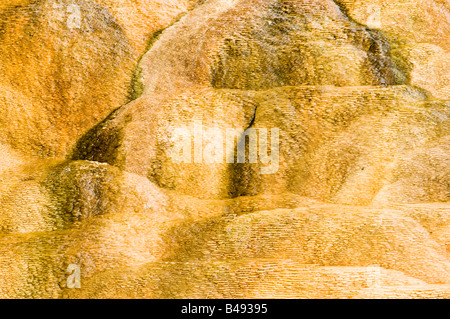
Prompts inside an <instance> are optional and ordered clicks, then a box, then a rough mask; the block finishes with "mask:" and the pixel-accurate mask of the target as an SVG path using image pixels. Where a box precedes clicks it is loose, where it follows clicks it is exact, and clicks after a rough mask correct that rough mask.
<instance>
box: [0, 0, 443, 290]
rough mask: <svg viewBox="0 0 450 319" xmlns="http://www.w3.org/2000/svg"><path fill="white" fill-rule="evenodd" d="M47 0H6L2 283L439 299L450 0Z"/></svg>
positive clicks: (0, 71)
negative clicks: (230, 139)
mask: <svg viewBox="0 0 450 319" xmlns="http://www.w3.org/2000/svg"><path fill="white" fill-rule="evenodd" d="M59 3H60V4H61V3H62V6H63V7H64V6H68V5H70V4H77V5H79V7H80V8H81V13H82V15H83V17H84V19H85V20H83V24H82V25H81V26H80V28H75V29H73V28H70V27H69V26H68V25H67V23H64V21H63V20H60V18H59V17H58V16H57V15H54V13H55V11H54V10H53V5H55V4H57V1H56V0H54V1H53V0H48V1H31V0H30V1H20V0H9V1H3V2H2V3H1V4H0V75H1V80H0V89H1V92H0V151H1V152H2V156H1V159H0V233H1V243H0V275H1V276H0V297H6V298H402V297H408V298H436V297H438V298H448V296H450V288H449V272H450V257H449V252H450V248H449V247H450V236H449V231H450V226H449V225H450V217H449V216H450V208H449V205H448V202H449V196H450V181H449V178H448V176H449V174H448V173H450V162H449V157H448V154H449V136H450V135H449V127H450V126H449V118H450V114H449V112H450V111H449V102H448V101H447V100H446V99H448V96H449V95H448V81H447V80H448V79H447V78H448V67H446V66H447V64H448V63H447V62H448V61H447V60H448V34H447V33H448V32H447V31H448V23H447V22H448V14H449V11H448V10H449V7H448V1H447V2H446V1H443V0H441V1H431V0H425V1H416V2H403V1H370V2H369V1H346V0H342V1H329V0H320V1H312V0H299V1H291V0H264V1H261V0H209V1H208V0H207V1H188V0H180V1H171V2H168V1H158V0H141V1H139V0H120V1H109V0H98V1H95V2H94V1H88V0H73V1H69V0H63V1H61V2H59ZM371 5H372V9H373V8H374V7H373V5H375V6H376V5H379V6H381V8H382V11H381V12H382V16H381V17H382V24H381V26H380V27H379V28H378V27H377V26H376V25H374V24H376V22H377V21H374V20H370V21H368V20H367V19H368V17H367V12H368V11H367V10H368V8H369V6H371ZM63 9H64V8H63ZM372 9H371V10H372ZM62 13H64V14H66V13H67V12H62ZM184 13H185V14H184ZM372 18H373V17H372ZM399 19H400V20H401V23H400V20H399ZM66 22H67V21H66ZM169 25H170V26H169ZM162 29H164V30H162ZM434 31H436V32H434ZM433 32H434V33H433ZM147 49H148V52H147V53H145V54H144V51H146V50H147ZM142 54H144V55H143V56H142V58H141V59H140V60H139V58H140V57H141V55H142ZM138 60H139V62H138ZM130 100H133V101H130ZM108 114H109V115H108ZM196 124H201V125H202V126H203V128H204V129H210V128H215V129H217V130H218V131H219V132H221V133H222V134H223V133H224V132H225V131H226V130H227V129H231V128H238V129H242V130H245V129H247V128H250V129H256V130H258V131H259V132H260V131H261V130H264V129H268V130H269V131H270V129H272V128H278V129H279V146H280V148H279V163H278V164H279V167H277V170H276V171H275V172H274V173H273V174H263V173H262V170H261V169H263V168H265V167H267V163H266V164H264V163H261V161H259V162H257V163H251V160H250V158H249V156H246V157H245V161H244V163H226V161H225V159H226V155H230V154H231V157H233V160H237V158H235V156H234V155H235V152H236V149H235V148H236V147H235V145H232V146H231V147H230V146H228V145H227V144H226V143H225V142H224V141H223V140H219V141H215V143H210V142H211V141H210V140H208V139H204V140H203V141H202V142H201V143H200V144H199V145H195V143H193V142H192V141H190V142H189V143H188V144H190V145H189V146H191V147H193V148H191V151H192V153H191V158H190V160H191V161H190V162H189V163H183V162H181V163H180V162H177V161H175V160H174V157H173V155H174V153H173V152H172V151H173V149H174V146H175V145H176V139H175V135H176V134H175V133H176V132H177V129H181V131H182V132H184V133H186V134H190V133H192V131H189V130H192V129H194V128H195V125H196ZM271 134H272V133H271ZM238 139H240V140H242V139H243V135H239V136H238ZM191 142H192V143H191ZM196 146H199V147H200V151H201V152H202V151H204V149H205V148H207V147H213V146H215V147H219V148H220V147H222V149H223V150H224V154H222V155H223V156H222V157H223V158H222V161H220V160H219V161H218V162H217V163H207V162H205V161H204V160H205V158H203V162H195V147H196ZM213 149H216V148H213ZM259 149H261V145H259ZM249 150H250V146H249V147H247V149H246V151H249ZM271 152H273V149H272V150H271ZM183 154H184V153H183ZM204 154H205V153H203V154H202V155H204ZM64 156H66V158H67V159H66V160H63V159H45V158H47V157H59V158H61V157H64ZM36 157H41V158H44V159H39V160H38V159H36ZM70 264H74V265H78V266H79V267H80V269H81V284H82V288H81V289H70V288H68V287H67V284H66V279H67V273H66V270H67V266H68V265H70Z"/></svg>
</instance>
